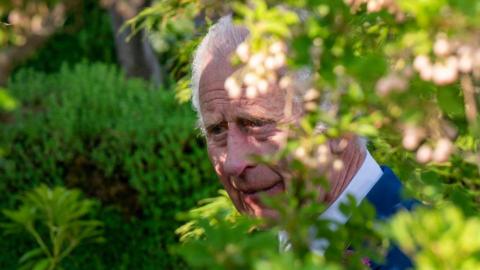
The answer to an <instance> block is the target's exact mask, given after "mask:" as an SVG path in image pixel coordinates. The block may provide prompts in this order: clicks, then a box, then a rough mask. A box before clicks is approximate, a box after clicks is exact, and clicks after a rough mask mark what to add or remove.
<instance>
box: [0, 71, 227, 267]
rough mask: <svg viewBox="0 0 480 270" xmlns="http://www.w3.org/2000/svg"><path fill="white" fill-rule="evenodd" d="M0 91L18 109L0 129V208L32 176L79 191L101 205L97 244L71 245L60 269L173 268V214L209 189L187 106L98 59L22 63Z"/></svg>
mask: <svg viewBox="0 0 480 270" xmlns="http://www.w3.org/2000/svg"><path fill="white" fill-rule="evenodd" d="M8 89H9V90H10V92H11V93H12V95H13V96H14V97H15V98H16V99H17V100H18V101H19V102H20V104H21V106H19V108H18V109H17V110H16V111H14V112H13V113H11V114H10V115H8V117H4V119H8V120H7V121H4V122H5V123H2V129H1V131H0V143H1V145H0V148H3V150H4V155H3V157H1V158H0V178H1V179H2V181H1V182H0V191H2V192H3V193H4V194H5V195H4V196H2V198H4V199H2V200H1V202H0V207H1V208H5V207H13V206H14V205H15V200H14V197H13V196H12V195H11V194H15V193H18V192H20V191H24V190H27V189H30V188H31V187H33V186H36V185H38V184H40V183H46V184H51V185H53V184H59V185H65V186H67V187H76V188H81V189H82V190H83V191H84V192H85V193H86V194H88V195H89V196H94V197H96V198H98V199H100V200H101V201H102V202H103V205H104V207H103V209H102V210H101V211H100V212H99V213H98V216H99V217H98V219H100V220H102V221H103V222H104V223H105V232H106V235H105V237H106V239H107V243H106V245H103V246H98V248H97V249H96V252H91V249H90V250H88V249H87V250H84V251H82V250H81V249H79V250H78V252H77V253H76V254H80V255H78V256H79V258H71V259H70V260H69V262H67V263H69V268H68V269H167V268H172V267H175V265H176V263H177V261H178V260H177V259H176V258H172V257H171V255H169V254H168V251H167V249H168V245H169V244H171V243H172V241H175V236H174V230H175V228H176V227H178V225H179V224H178V222H176V221H175V215H176V213H178V212H179V211H183V210H186V209H188V208H190V207H192V206H193V205H194V204H195V202H196V201H197V200H199V199H200V198H204V197H206V196H210V195H212V194H214V193H215V191H216V190H217V189H218V187H219V186H218V184H217V181H216V180H215V176H214V174H213V170H212V168H211V165H210V163H209V162H208V158H207V155H206V153H205V150H204V145H203V139H202V138H200V137H199V136H198V132H197V131H195V130H194V128H193V127H194V122H195V117H194V114H193V112H192V110H191V109H190V108H189V107H188V105H179V104H177V102H176V101H175V99H174V93H172V92H171V91H170V92H169V91H165V90H160V89H154V88H153V87H151V86H149V85H147V84H146V83H145V82H143V81H140V80H127V79H125V78H124V77H123V76H122V74H120V73H119V72H118V71H117V70H116V69H115V68H112V67H109V66H106V65H101V64H94V65H87V64H80V65H77V66H75V67H74V68H68V67H65V66H64V67H63V68H62V69H61V70H60V72H59V73H57V74H52V75H45V74H42V73H38V72H35V71H31V70H23V71H21V72H18V73H17V74H16V76H15V77H14V78H13V79H12V80H11V81H10V83H9V85H8ZM5 240H6V241H2V242H6V243H5V244H3V243H2V244H0V254H2V255H0V266H3V265H8V266H12V267H14V265H15V263H16V261H15V260H14V259H13V258H18V257H15V255H14V254H19V253H21V251H18V250H12V246H11V245H9V244H8V243H7V242H9V241H13V240H14V239H9V238H6V239H5ZM90 248H91V247H90ZM82 254H84V255H82ZM81 256H85V258H80V257H81ZM12 261H14V262H12ZM177 266H178V265H177Z"/></svg>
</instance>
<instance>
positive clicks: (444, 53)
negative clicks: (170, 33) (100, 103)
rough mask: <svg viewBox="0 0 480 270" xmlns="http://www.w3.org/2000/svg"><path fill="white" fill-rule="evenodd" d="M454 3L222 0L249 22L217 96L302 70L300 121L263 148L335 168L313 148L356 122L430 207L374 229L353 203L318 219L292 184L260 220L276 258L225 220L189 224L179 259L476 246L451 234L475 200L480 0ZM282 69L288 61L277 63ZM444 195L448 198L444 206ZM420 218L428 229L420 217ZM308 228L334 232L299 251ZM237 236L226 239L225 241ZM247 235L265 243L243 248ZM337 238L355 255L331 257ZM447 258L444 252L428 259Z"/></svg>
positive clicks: (250, 92)
mask: <svg viewBox="0 0 480 270" xmlns="http://www.w3.org/2000/svg"><path fill="white" fill-rule="evenodd" d="M187 2H188V3H189V4H190V5H200V6H201V5H202V4H205V3H204V2H203V1H187ZM467 2H468V1H462V0H449V1H413V0H412V1H409V0H406V1H376V0H358V1H357V0H346V1H340V0H338V1H264V0H252V1H235V3H234V4H232V5H230V4H231V3H228V4H225V5H224V7H223V8H221V10H228V8H226V7H225V6H229V7H230V6H233V11H234V17H235V18H236V20H237V22H238V23H240V24H242V25H245V26H246V27H248V28H249V30H250V36H249V38H248V39H247V40H246V41H245V42H244V43H242V44H240V46H239V47H238V48H237V50H236V52H235V55H234V57H233V59H232V60H233V63H234V64H237V65H238V67H239V70H240V71H238V72H236V73H234V74H233V76H231V77H230V78H229V79H228V80H227V81H226V83H225V88H226V90H227V91H229V94H230V96H239V95H240V94H242V93H243V94H244V95H245V96H246V97H247V98H254V97H256V96H258V95H264V94H266V93H267V92H268V91H267V90H268V85H269V84H278V85H279V86H280V88H282V89H283V90H284V91H286V92H287V93H288V92H289V91H290V92H291V91H293V90H292V89H294V88H295V85H294V83H293V81H294V80H295V75H296V74H298V73H301V71H305V70H306V71H307V72H308V74H309V77H310V79H311V84H310V87H307V88H305V89H300V90H303V105H304V108H305V110H306V111H307V112H308V113H307V115H306V116H305V117H304V118H303V119H302V120H301V121H300V124H299V126H296V127H290V131H291V134H292V138H291V140H290V142H289V144H288V146H287V149H285V151H284V152H282V153H279V154H278V155H275V156H273V157H264V158H263V159H262V160H263V161H264V162H278V160H279V159H282V158H286V157H288V158H289V159H290V160H291V159H292V157H293V159H294V161H293V162H292V164H291V171H293V173H294V174H295V176H296V180H297V181H298V182H299V183H303V182H305V181H307V180H309V181H311V180H312V175H311V174H309V173H308V172H309V171H312V170H311V168H318V166H319V165H320V163H321V162H327V163H329V164H332V166H333V165H335V164H336V167H337V168H341V167H342V164H341V163H339V162H338V161H339V159H338V157H337V156H336V155H335V154H333V155H328V156H327V155H326V154H325V151H320V150H321V149H323V148H325V144H326V143H327V141H328V140H331V139H334V138H339V137H342V136H346V135H347V136H348V134H351V133H356V134H359V135H362V136H365V137H368V138H370V139H371V147H372V149H373V150H374V156H375V157H376V159H377V161H379V162H381V163H385V164H389V165H390V166H391V167H392V168H393V169H394V171H395V172H397V173H398V174H399V177H400V178H401V179H402V180H403V181H404V186H405V187H406V191H407V193H408V194H409V195H413V196H414V197H416V198H418V199H419V200H421V202H422V203H423V204H424V205H427V206H429V208H426V209H423V210H420V211H419V212H418V213H415V212H414V213H402V214H400V215H399V217H398V218H394V219H392V220H391V221H389V224H391V226H392V228H397V229H398V228H400V229H401V230H403V233H402V234H401V235H399V232H400V231H399V230H396V229H395V230H384V231H383V230H381V229H379V228H381V227H383V226H387V225H385V224H384V223H385V222H384V221H378V220H372V219H373V218H372V217H373V215H372V214H371V211H368V210H365V211H363V210H353V209H349V208H355V207H354V206H355V204H354V203H351V204H349V205H348V206H349V207H347V206H346V207H345V209H344V210H345V211H346V212H349V211H353V212H355V211H359V213H360V214H356V215H358V216H360V217H361V218H358V219H356V218H355V216H356V215H355V214H353V217H352V218H351V219H350V221H349V223H347V225H345V226H339V227H338V228H337V229H336V230H334V231H332V230H331V228H330V227H329V226H328V225H325V222H326V223H328V221H324V222H323V223H322V220H318V219H317V218H316V216H315V215H314V214H315V213H316V215H318V213H320V212H321V211H322V209H324V208H323V207H324V206H323V205H320V206H318V205H317V206H315V205H314V206H310V204H306V205H305V204H302V203H301V202H302V201H305V199H307V201H308V199H311V198H312V197H309V196H312V195H311V194H306V193H302V192H298V193H295V194H294V195H295V196H293V197H287V198H282V200H280V204H277V206H278V205H280V206H281V207H280V208H279V209H280V212H281V217H282V218H280V221H279V222H277V224H275V225H276V226H274V227H273V229H272V230H273V231H275V230H277V231H280V230H286V231H287V232H288V235H289V237H290V241H291V244H292V247H291V250H290V251H287V252H286V253H283V254H282V253H281V254H282V255H284V256H282V255H278V254H277V255H270V254H275V252H274V249H275V248H274V247H273V245H269V244H266V243H264V242H262V241H258V238H257V237H259V236H258V234H256V233H251V232H250V230H249V229H248V228H249V227H248V226H245V225H243V223H242V222H239V223H235V225H233V226H232V225H230V227H231V229H230V231H228V230H227V229H226V228H227V227H228V224H227V225H225V224H224V223H217V224H218V226H216V225H215V223H213V224H212V223H211V222H203V223H202V222H197V224H199V225H201V227H202V226H203V228H202V229H200V231H201V230H203V231H204V232H205V233H206V235H205V237H204V238H201V239H195V238H194V240H192V243H194V244H193V246H190V245H189V244H188V241H187V243H185V244H183V247H184V248H185V249H184V251H185V252H186V253H184V256H185V257H186V259H187V260H189V263H190V264H191V265H192V267H197V268H200V269H204V268H209V267H212V268H217V269H231V268H235V267H238V268H242V269H244V268H255V267H257V266H261V267H265V268H263V269H268V267H269V265H275V266H277V265H280V266H282V265H283V266H285V265H288V264H287V263H285V260H289V259H288V258H291V260H292V261H293V262H299V263H297V264H294V265H293V266H292V265H290V266H291V267H292V268H298V269H301V268H302V267H303V266H304V265H309V263H310V262H311V260H310V258H314V259H312V260H313V261H314V262H325V263H326V264H327V265H329V266H330V265H333V266H335V267H339V268H343V269H362V268H363V267H364V265H361V264H360V263H358V262H359V261H360V260H361V258H363V256H366V257H368V258H381V257H382V255H384V252H385V249H386V248H387V247H386V243H388V242H389V241H388V240H389V239H394V240H395V241H396V242H398V243H399V245H400V247H401V248H403V249H404V250H405V251H406V252H407V253H409V254H411V256H412V258H413V259H414V260H415V266H416V267H417V268H418V269H432V267H434V268H436V269H462V267H467V268H468V267H473V265H474V264H475V263H476V261H477V257H478V253H477V252H478V251H477V250H476V249H475V248H473V249H470V248H471V247H472V246H475V245H476V244H472V246H470V243H473V241H475V240H472V242H468V241H469V239H465V238H464V237H461V236H462V235H463V232H462V230H463V229H465V230H467V227H468V231H469V232H470V230H472V229H471V228H475V226H476V221H475V220H476V219H475V218H473V217H472V216H473V215H475V214H478V207H479V200H478V198H479V196H478V195H479V192H480V189H479V185H478V183H479V180H480V178H479V168H480V153H479V149H478V144H479V142H478V138H480V133H479V132H480V129H479V126H480V125H479V123H480V122H479V119H480V117H479V116H478V101H479V95H478V91H477V90H478V89H477V88H478V81H479V79H480V75H479V74H480V58H479V56H480V44H478V40H477V39H476V38H475V37H477V36H478V33H479V30H480V29H479V27H480V22H479V20H478V18H479V16H478V15H479V13H480V4H478V3H470V2H468V3H467ZM169 4H170V6H167V5H169ZM170 7H175V5H172V3H168V2H166V3H165V6H163V7H162V8H163V9H162V10H169V8H170ZM162 10H159V12H158V13H155V14H153V13H149V14H144V15H145V16H143V17H142V18H141V19H142V20H144V21H147V22H148V21H149V19H151V20H152V21H153V22H155V19H156V18H162V19H165V18H166V19H172V20H174V19H175V16H169V15H168V14H167V13H165V16H164V14H162ZM198 10H201V8H198ZM197 15H198V14H197ZM191 17H192V16H191ZM280 18H281V19H280ZM167 23H168V22H167ZM153 25H154V24H153ZM141 26H142V25H141ZM143 27H145V25H143ZM149 27H150V25H149ZM147 28H148V27H147ZM287 55H288V59H287ZM285 68H288V69H289V70H290V72H287V73H285V72H283V71H284V70H285ZM241 86H245V87H241ZM295 90H296V91H298V90H299V89H295ZM287 96H288V95H287ZM290 96H293V94H291V95H290ZM288 102H292V101H288V100H287V104H288ZM321 104H323V106H320V105H321ZM325 105H327V106H325ZM319 128H320V129H321V130H322V132H321V133H319V132H318V130H319ZM294 182H295V181H294ZM296 190H299V189H296ZM300 190H301V187H300ZM282 202H283V204H282ZM285 202H288V203H285ZM277 203H278V202H277ZM274 204H275V203H274ZM444 205H451V206H449V207H448V208H446V209H445V210H443V209H442V207H443V206H444ZM360 208H362V207H360ZM367 208H368V207H367ZM452 213H453V214H452ZM214 217H215V216H214ZM214 219H218V218H217V217H215V218H214ZM435 220H436V221H437V223H435V224H431V223H429V222H433V221H435ZM359 221H361V222H359ZM440 223H444V224H440ZM422 224H424V225H422ZM463 224H465V225H463ZM467 224H468V225H467ZM471 224H473V225H471ZM427 225H432V226H437V227H436V229H429V228H428V227H427V228H423V227H422V226H427ZM312 227H313V228H316V229H317V233H318V235H321V236H322V237H329V235H333V237H332V238H328V240H329V241H328V242H329V246H328V249H327V250H326V252H325V254H312V252H310V248H309V247H308V239H309V238H310V239H311V238H312V235H311V234H310V235H309V233H308V231H309V228H312ZM215 228H216V229H215ZM449 228H452V230H451V233H450V231H449V230H448V229H449ZM197 232H198V230H197ZM359 232H360V233H359ZM461 233H462V234H461ZM471 233H472V234H474V233H473V232H471ZM238 235H242V236H243V237H239V236H238ZM358 235H362V236H363V237H364V238H366V240H365V239H364V240H363V241H361V239H360V238H361V237H360V236H358ZM415 235H417V236H418V237H415ZM458 237H461V239H460V240H461V241H460V242H459V243H458V248H459V249H462V250H463V249H464V247H465V246H469V247H468V251H466V252H467V253H468V254H466V255H465V257H462V256H458V257H456V258H457V259H453V258H452V256H455V255H453V253H448V252H446V253H445V252H443V251H442V250H439V248H437V247H436V246H437V245H442V246H446V247H445V248H446V249H449V248H450V247H451V246H452V245H450V243H453V242H454V241H458V240H459V239H458ZM436 239H441V240H438V241H437V240H436ZM250 240H251V241H252V242H249V241H250ZM202 241H203V242H202ZM264 241H267V240H264ZM268 241H274V240H271V239H270V240H268ZM409 241H410V244H407V243H408V242H409ZM440 241H441V242H440ZM258 242H260V243H258ZM238 243H241V245H240V246H239V245H234V246H233V250H234V252H233V251H231V250H232V246H229V244H238ZM253 243H257V245H258V246H259V248H260V249H263V250H262V252H265V253H262V254H259V253H256V251H255V252H253V251H251V250H250V249H251V248H252V246H254V245H253ZM412 243H413V245H415V244H417V245H419V250H415V251H416V252H418V253H415V254H416V255H412V254H413V253H414V252H412V250H411V248H412ZM250 244H252V246H249V245H250ZM349 246H350V247H353V249H354V250H355V252H354V253H353V256H354V257H356V258H353V259H352V260H344V256H342V252H345V250H346V249H347V247H349ZM454 246H456V245H454ZM245 247H249V248H245ZM227 250H230V251H231V252H228V251H227ZM432 250H433V251H432ZM222 251H223V252H222ZM437 251H438V252H437ZM215 254H221V255H219V256H215ZM433 254H435V256H433ZM272 256H273V257H272ZM265 258H268V260H266V261H264V259H265ZM463 259H465V260H463ZM447 260H448V261H449V263H448V264H446V263H441V262H444V261H447ZM351 261H352V263H350V262H351ZM355 262H357V263H356V264H355ZM302 263H305V264H302ZM464 263H465V264H464ZM321 265H322V264H316V266H317V267H318V266H321ZM432 265H433V266H432Z"/></svg>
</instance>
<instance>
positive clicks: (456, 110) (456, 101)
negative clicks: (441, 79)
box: [437, 87, 465, 118]
mask: <svg viewBox="0 0 480 270" xmlns="http://www.w3.org/2000/svg"><path fill="white" fill-rule="evenodd" d="M437 101H438V105H440V108H441V109H442V111H443V112H444V113H446V114H447V115H448V116H450V117H460V118H463V117H464V115H465V112H464V106H463V98H462V97H461V96H460V91H459V90H458V88H456V87H455V88H454V87H448V88H439V89H438V91H437Z"/></svg>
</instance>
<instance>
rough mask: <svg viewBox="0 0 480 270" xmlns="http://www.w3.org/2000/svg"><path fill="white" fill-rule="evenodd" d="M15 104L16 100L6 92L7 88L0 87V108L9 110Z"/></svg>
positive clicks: (13, 107)
mask: <svg viewBox="0 0 480 270" xmlns="http://www.w3.org/2000/svg"><path fill="white" fill-rule="evenodd" d="M16 106H17V102H16V101H15V100H14V99H13V98H12V97H11V96H10V95H9V94H8V93H7V90H5V89H4V88H0V109H2V110H5V111H11V110H13V109H15V107H16Z"/></svg>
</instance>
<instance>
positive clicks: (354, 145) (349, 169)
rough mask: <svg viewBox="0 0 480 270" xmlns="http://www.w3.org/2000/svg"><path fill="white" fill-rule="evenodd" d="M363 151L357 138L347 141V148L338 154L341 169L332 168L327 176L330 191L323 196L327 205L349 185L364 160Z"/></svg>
mask: <svg viewBox="0 0 480 270" xmlns="http://www.w3.org/2000/svg"><path fill="white" fill-rule="evenodd" d="M331 148H332V151H333V152H335V150H334V148H335V147H331ZM365 151H366V150H364V149H363V147H361V146H360V145H359V144H358V138H357V137H353V138H350V139H348V144H347V146H346V147H345V148H344V149H343V150H342V151H341V152H340V153H338V158H339V159H340V160H341V161H342V162H343V168H342V169H340V170H335V169H333V168H332V169H331V173H330V175H329V180H330V190H329V191H328V192H327V194H326V196H325V202H326V203H327V204H329V205H330V204H332V203H333V202H334V201H335V200H336V199H337V198H338V197H339V196H340V194H342V192H343V191H344V190H345V188H346V187H347V186H348V184H350V182H351V181H352V179H353V177H354V176H355V174H356V173H357V172H358V170H359V169H360V167H361V166H362V164H363V161H364V160H365V155H366V153H365Z"/></svg>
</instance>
